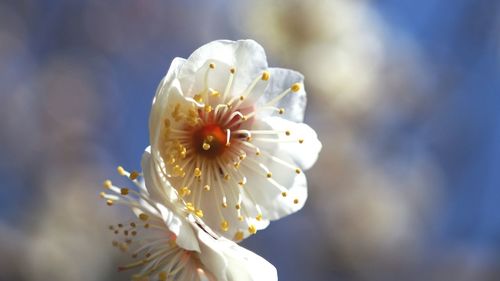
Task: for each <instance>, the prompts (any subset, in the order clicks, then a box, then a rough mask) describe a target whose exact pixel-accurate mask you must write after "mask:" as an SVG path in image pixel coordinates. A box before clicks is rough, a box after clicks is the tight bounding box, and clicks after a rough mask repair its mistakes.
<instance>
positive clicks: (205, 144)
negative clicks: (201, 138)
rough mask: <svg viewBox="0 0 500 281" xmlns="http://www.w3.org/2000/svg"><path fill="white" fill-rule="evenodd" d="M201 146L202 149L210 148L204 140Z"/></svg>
mask: <svg viewBox="0 0 500 281" xmlns="http://www.w3.org/2000/svg"><path fill="white" fill-rule="evenodd" d="M202 147H203V150H209V149H210V144H208V143H206V142H204V143H203V146H202Z"/></svg>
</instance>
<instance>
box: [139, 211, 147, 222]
mask: <svg viewBox="0 0 500 281" xmlns="http://www.w3.org/2000/svg"><path fill="white" fill-rule="evenodd" d="M139 219H140V220H141V221H147V220H148V219H149V216H148V215H146V214H144V213H141V214H139Z"/></svg>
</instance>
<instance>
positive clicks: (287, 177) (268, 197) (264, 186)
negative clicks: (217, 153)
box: [243, 152, 307, 220]
mask: <svg viewBox="0 0 500 281" xmlns="http://www.w3.org/2000/svg"><path fill="white" fill-rule="evenodd" d="M274 155H275V156H276V157H280V158H281V159H282V160H285V161H290V158H289V157H288V155H286V154H283V153H278V152H276V153H275V154H274ZM252 157H254V156H252ZM266 166H267V168H268V169H269V170H270V171H271V172H272V179H273V180H275V181H276V182H277V183H279V184H280V185H282V186H283V188H284V189H285V190H286V192H287V197H283V196H282V195H281V192H282V190H280V189H278V188H276V187H275V186H274V185H273V184H272V183H270V182H269V180H268V179H267V178H266V177H265V175H262V174H258V173H256V172H254V171H253V170H251V169H248V168H244V171H243V172H244V173H245V174H246V175H248V176H247V178H248V182H247V184H246V186H245V188H246V189H247V190H248V191H249V192H250V193H251V194H252V196H253V198H254V199H255V200H256V201H257V202H258V203H259V204H260V206H261V208H262V214H263V217H264V218H265V219H270V220H277V219H280V218H282V217H284V216H287V215H290V214H292V213H295V212H297V211H298V210H300V209H301V208H302V207H303V206H304V203H305V201H306V200H307V180H306V177H305V175H304V173H300V174H296V173H295V171H292V170H290V169H284V168H283V167H282V166H281V165H280V164H278V163H276V162H267V163H266ZM295 200H297V203H295V202H294V201H295Z"/></svg>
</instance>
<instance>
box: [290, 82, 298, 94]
mask: <svg viewBox="0 0 500 281" xmlns="http://www.w3.org/2000/svg"><path fill="white" fill-rule="evenodd" d="M290 89H291V90H292V92H295V93H296V92H298V91H300V84H299V83H295V84H293V85H292V87H290Z"/></svg>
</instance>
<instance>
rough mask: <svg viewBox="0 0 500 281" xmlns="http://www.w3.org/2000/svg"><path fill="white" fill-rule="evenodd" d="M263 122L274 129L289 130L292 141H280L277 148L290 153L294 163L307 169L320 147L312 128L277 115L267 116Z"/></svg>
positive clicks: (314, 159)
mask: <svg viewBox="0 0 500 281" xmlns="http://www.w3.org/2000/svg"><path fill="white" fill-rule="evenodd" d="M263 122H265V123H267V124H268V125H269V126H270V127H271V128H273V129H274V130H278V131H285V130H289V131H290V132H291V135H290V137H289V138H292V139H293V140H294V141H292V142H283V143H280V144H279V150H280V151H283V153H285V154H288V155H290V157H291V158H292V159H293V162H295V164H297V165H298V166H299V167H300V168H301V169H303V170H307V169H309V168H311V167H312V165H314V163H315V162H316V160H317V159H318V154H319V152H320V151H321V148H322V144H321V142H320V141H319V140H318V135H317V134H316V132H315V131H314V129H312V128H311V127H309V126H308V125H306V124H304V123H296V122H292V121H288V120H286V119H283V118H279V117H267V118H265V119H263ZM299 139H302V140H303V143H299V141H298V140H299ZM295 140H296V141H295Z"/></svg>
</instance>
